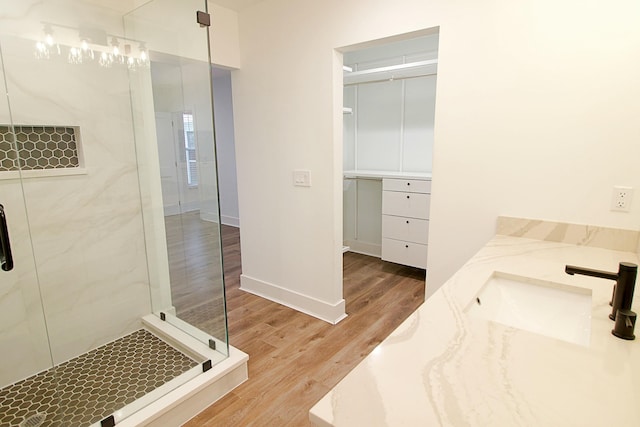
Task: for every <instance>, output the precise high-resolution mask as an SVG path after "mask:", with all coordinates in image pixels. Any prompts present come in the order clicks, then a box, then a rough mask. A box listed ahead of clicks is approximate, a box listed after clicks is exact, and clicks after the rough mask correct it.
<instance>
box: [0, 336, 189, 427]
mask: <svg viewBox="0 0 640 427" xmlns="http://www.w3.org/2000/svg"><path fill="white" fill-rule="evenodd" d="M196 365H198V362H196V361H195V360H192V359H190V358H189V357H187V356H185V355H184V354H182V353H181V352H179V351H178V350H176V349H174V348H173V347H171V346H170V345H168V344H167V343H165V342H164V341H162V340H161V339H159V338H158V337H156V336H155V335H153V334H152V333H150V332H148V331H146V330H144V329H140V330H138V331H136V332H133V333H131V334H129V335H127V336H125V337H123V338H120V339H118V340H116V341H113V342H111V343H109V344H105V345H103V346H102V347H99V348H97V349H95V350H92V351H90V352H88V353H85V354H83V355H81V356H78V357H76V358H74V359H71V360H69V361H68V362H65V363H62V364H60V365H58V366H56V367H54V368H51V369H49V370H47V371H44V372H41V373H39V374H37V375H34V376H32V377H29V378H27V379H25V380H22V381H19V382H17V383H15V384H12V385H10V386H7V387H5V388H4V389H2V390H0V425H2V426H24V427H38V426H63V425H64V426H83V425H89V424H92V423H95V422H97V421H100V420H102V419H104V418H105V417H107V416H109V415H111V414H112V413H113V412H115V411H117V410H118V409H120V408H122V407H123V406H125V405H127V404H129V403H131V402H133V401H134V400H136V399H138V398H140V397H142V396H144V395H145V394H147V393H149V392H150V391H152V390H154V389H156V388H157V387H159V386H161V385H162V384H164V383H166V382H168V381H170V380H172V379H173V378H175V377H177V376H178V375H180V374H182V373H184V372H186V371H188V370H189V369H191V368H192V367H194V366H196Z"/></svg>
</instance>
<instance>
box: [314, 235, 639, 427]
mask: <svg viewBox="0 0 640 427" xmlns="http://www.w3.org/2000/svg"><path fill="white" fill-rule="evenodd" d="M620 261H627V262H633V263H638V256H637V254H636V253H635V252H620V251H615V250H609V249H601V248H594V247H587V246H577V245H574V244H568V243H556V242H549V241H543V240H534V239H529V238H521V237H507V236H496V237H494V238H493V239H492V240H491V241H490V242H489V243H487V245H486V246H485V247H484V248H482V249H481V250H480V251H479V252H478V253H477V254H476V255H475V256H474V257H473V258H472V259H471V260H470V261H469V262H467V263H466V264H465V265H464V266H463V267H462V268H461V269H460V270H459V271H458V272H457V273H456V274H455V275H454V276H453V277H452V278H451V279H450V280H449V281H447V283H446V284H445V285H444V286H443V287H442V288H440V289H439V290H438V291H437V292H436V293H435V294H434V295H433V296H432V297H431V298H429V300H427V301H426V302H425V303H424V304H423V305H422V306H421V307H420V308H419V309H418V310H417V311H415V312H414V313H413V314H411V316H409V318H408V319H407V320H406V321H405V322H403V323H402V324H401V325H400V326H399V327H398V328H397V329H396V330H395V331H394V332H393V333H392V334H391V335H390V336H389V337H388V338H387V339H386V340H384V341H383V342H382V343H381V344H380V345H379V346H378V347H376V348H375V349H374V350H373V352H372V353H371V354H370V355H369V356H367V358H366V359H365V360H363V361H362V362H361V363H360V364H359V365H358V366H357V367H356V368H355V369H354V370H353V371H351V372H350V373H349V374H348V375H347V376H346V377H345V378H344V379H343V380H342V381H341V382H340V383H339V384H338V385H337V386H336V387H335V388H334V389H333V390H331V391H330V392H329V393H328V394H327V395H326V396H325V397H324V398H323V399H322V400H320V401H319V402H318V403H317V404H316V405H315V406H314V407H313V408H312V409H311V411H310V419H311V421H312V423H313V424H314V425H317V426H349V427H354V426H367V427H371V426H456V427H458V426H483V427H484V426H545V427H551V426H563V427H564V426H581V427H585V426H598V427H600V426H616V427H623V426H640V325H638V326H637V327H636V330H635V334H636V336H637V338H636V340H635V341H625V340H622V339H619V338H616V337H614V336H613V335H612V334H611V329H612V328H613V321H611V320H609V318H608V314H609V313H610V311H611V307H610V306H609V304H608V303H609V299H610V298H611V293H612V286H613V282H612V281H610V280H604V279H599V278H593V277H586V276H579V275H575V276H569V275H567V274H566V273H565V272H564V267H565V264H573V265H577V266H581V267H587V268H594V269H599V270H606V271H612V272H616V271H617V270H618V263H619V262H620ZM494 271H501V272H504V273H511V274H515V275H519V276H526V277H532V278H535V279H541V280H546V281H552V282H556V283H561V284H566V285H570V286H576V287H582V288H588V289H591V290H592V319H591V320H592V324H591V338H590V344H589V346H582V345H578V344H572V343H569V342H565V341H561V340H557V339H553V338H548V337H546V336H543V335H537V334H534V333H530V332H526V331H523V330H519V329H515V328H510V327H507V326H503V325H501V324H498V323H494V322H489V321H484V320H480V319H477V318H472V317H470V316H469V315H467V314H466V312H465V309H466V308H467V307H468V305H469V304H470V303H471V302H472V301H475V296H476V294H477V293H478V291H479V290H480V289H481V288H482V286H483V285H484V284H485V282H486V281H487V280H488V278H489V277H490V276H491V275H492V274H493V272H494ZM639 295H640V289H636V292H635V298H634V303H633V307H632V309H633V310H634V311H636V312H640V297H639ZM639 323H640V322H639Z"/></svg>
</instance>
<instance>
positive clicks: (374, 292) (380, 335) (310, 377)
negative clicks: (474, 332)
mask: <svg viewBox="0 0 640 427" xmlns="http://www.w3.org/2000/svg"><path fill="white" fill-rule="evenodd" d="M222 232H223V245H224V265H225V280H226V291H227V310H228V321H229V337H230V338H229V339H230V343H231V345H233V346H235V347H236V348H239V349H241V350H242V351H244V352H246V353H248V354H249V380H248V381H247V382H245V383H243V384H242V385H240V386H239V387H238V388H236V389H235V390H233V391H232V392H231V393H229V394H228V395H227V396H225V397H224V398H222V399H221V400H220V401H218V402H216V403H215V404H214V405H212V406H211V407H209V408H208V409H206V410H205V411H203V412H202V413H200V414H199V415H197V416H196V417H195V418H193V419H192V420H191V421H190V422H189V423H187V424H186V426H189V427H202V426H209V427H213V426H225V427H227V426H241V427H244V426H278V427H281V426H309V425H310V423H309V418H308V412H309V409H311V407H312V406H313V405H314V404H315V403H316V402H317V401H318V400H320V399H321V398H322V396H324V395H325V394H326V393H327V392H328V391H329V390H330V389H331V388H333V387H334V386H335V385H336V384H337V383H338V382H339V381H340V380H341V379H342V378H343V377H344V376H345V375H346V374H347V373H348V372H349V371H351V370H352V369H353V368H354V367H355V366H356V365H357V364H358V363H359V362H360V361H361V360H362V359H363V358H364V357H365V356H366V355H367V354H369V353H370V352H371V351H372V350H373V348H374V347H375V346H376V345H378V343H380V342H381V341H382V340H383V339H384V338H386V337H387V336H388V335H389V334H390V333H391V332H392V331H393V330H394V329H395V328H396V327H397V326H398V325H400V323H401V322H402V321H403V320H404V319H406V318H407V316H409V314H411V313H412V312H413V311H414V310H415V309H416V308H417V307H418V306H419V305H420V304H421V303H422V302H423V301H424V279H425V272H424V270H419V269H414V268H410V267H403V266H400V265H398V264H392V263H388V262H384V261H381V260H380V259H378V258H374V257H369V256H364V255H358V254H353V253H346V254H345V255H344V298H345V300H346V309H347V313H348V315H349V316H348V317H347V318H346V319H345V320H343V321H342V322H340V323H338V324H337V325H330V324H328V323H326V322H324V321H322V320H318V319H316V318H313V317H311V316H308V315H306V314H303V313H300V312H298V311H295V310H292V309H290V308H287V307H284V306H282V305H280V304H276V303H273V302H271V301H268V300H266V299H263V298H260V297H257V296H254V295H251V294H248V293H246V292H243V291H241V290H240V289H239V286H240V273H241V265H240V237H239V232H238V229H236V228H233V227H227V226H223V230H222Z"/></svg>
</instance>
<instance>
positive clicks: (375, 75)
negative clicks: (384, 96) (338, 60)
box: [344, 59, 438, 86]
mask: <svg viewBox="0 0 640 427" xmlns="http://www.w3.org/2000/svg"><path fill="white" fill-rule="evenodd" d="M437 73H438V60H437V59H429V60H427V61H417V62H410V63H408V64H398V65H390V66H388V67H380V68H371V69H369V70H362V71H353V72H351V73H349V72H345V73H344V84H345V86H348V85H355V84H359V83H370V82H379V81H386V80H396V79H406V78H410V77H422V76H431V75H435V74H437Z"/></svg>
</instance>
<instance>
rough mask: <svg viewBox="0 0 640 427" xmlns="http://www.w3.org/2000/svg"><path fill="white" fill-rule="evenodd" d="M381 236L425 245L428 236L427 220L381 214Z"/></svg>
mask: <svg viewBox="0 0 640 427" xmlns="http://www.w3.org/2000/svg"><path fill="white" fill-rule="evenodd" d="M382 237H388V238H390V239H395V240H406V241H407V242H413V243H422V244H423V245H426V244H427V240H428V238H429V221H428V220H426V219H416V218H408V217H402V216H390V215H382Z"/></svg>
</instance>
